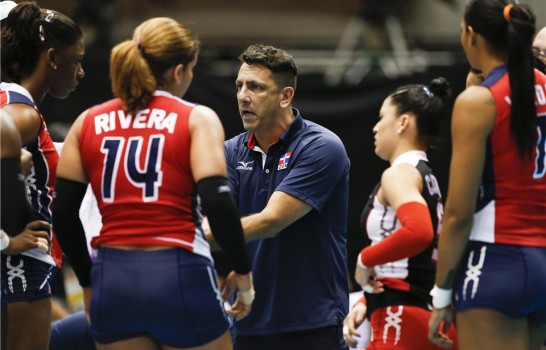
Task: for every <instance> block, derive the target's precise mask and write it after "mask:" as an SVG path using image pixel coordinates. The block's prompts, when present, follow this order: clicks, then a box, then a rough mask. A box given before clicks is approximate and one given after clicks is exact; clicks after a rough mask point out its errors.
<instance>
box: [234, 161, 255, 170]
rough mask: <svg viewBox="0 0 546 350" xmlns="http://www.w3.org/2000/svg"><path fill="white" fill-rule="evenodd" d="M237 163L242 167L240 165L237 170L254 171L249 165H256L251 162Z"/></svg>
mask: <svg viewBox="0 0 546 350" xmlns="http://www.w3.org/2000/svg"><path fill="white" fill-rule="evenodd" d="M237 163H239V164H241V165H239V166H238V167H237V170H252V167H251V166H248V165H249V164H252V163H254V161H251V162H237Z"/></svg>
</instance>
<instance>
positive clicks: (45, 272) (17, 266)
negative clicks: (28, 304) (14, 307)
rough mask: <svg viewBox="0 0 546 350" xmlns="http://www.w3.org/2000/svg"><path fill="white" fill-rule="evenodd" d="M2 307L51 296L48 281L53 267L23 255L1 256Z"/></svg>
mask: <svg viewBox="0 0 546 350" xmlns="http://www.w3.org/2000/svg"><path fill="white" fill-rule="evenodd" d="M1 269H2V305H5V304H7V303H11V302H17V301H34V300H39V299H44V298H49V297H50V296H51V288H50V286H49V280H50V278H51V274H52V271H53V269H54V267H53V266H52V265H50V264H47V263H44V262H42V261H40V260H36V259H34V258H31V257H28V256H25V255H5V254H2V267H1Z"/></svg>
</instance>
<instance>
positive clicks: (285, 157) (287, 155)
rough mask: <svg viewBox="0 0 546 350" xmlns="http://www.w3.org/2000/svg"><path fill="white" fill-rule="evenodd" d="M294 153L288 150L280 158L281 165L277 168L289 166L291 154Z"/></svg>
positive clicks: (281, 168)
mask: <svg viewBox="0 0 546 350" xmlns="http://www.w3.org/2000/svg"><path fill="white" fill-rule="evenodd" d="M291 155H292V152H286V153H285V154H283V155H282V156H281V157H280V158H279V166H278V167H277V170H283V169H286V167H288V163H289V162H290V156H291Z"/></svg>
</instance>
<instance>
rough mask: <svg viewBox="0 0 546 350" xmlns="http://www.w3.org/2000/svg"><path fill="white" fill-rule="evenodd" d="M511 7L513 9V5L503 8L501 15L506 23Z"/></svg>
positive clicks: (508, 19) (508, 20)
mask: <svg viewBox="0 0 546 350" xmlns="http://www.w3.org/2000/svg"><path fill="white" fill-rule="evenodd" d="M512 7H514V4H508V5H506V6H504V10H503V11H502V14H503V15H504V19H505V20H506V22H510V11H511V10H512Z"/></svg>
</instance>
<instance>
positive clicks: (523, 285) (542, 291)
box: [455, 242, 546, 325]
mask: <svg viewBox="0 0 546 350" xmlns="http://www.w3.org/2000/svg"><path fill="white" fill-rule="evenodd" d="M455 297H456V309H457V312H462V311H466V310H471V309H477V308H480V309H492V310H495V311H498V312H500V313H502V314H504V315H506V316H508V317H510V318H513V319H517V318H523V317H525V318H527V319H528V320H529V322H530V323H531V324H535V325H546V248H539V247H524V246H516V245H503V244H490V243H482V242H470V243H469V245H468V248H467V250H466V252H465V254H464V256H463V259H462V260H461V272H460V275H459V278H458V283H457V289H456V295H455Z"/></svg>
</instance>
